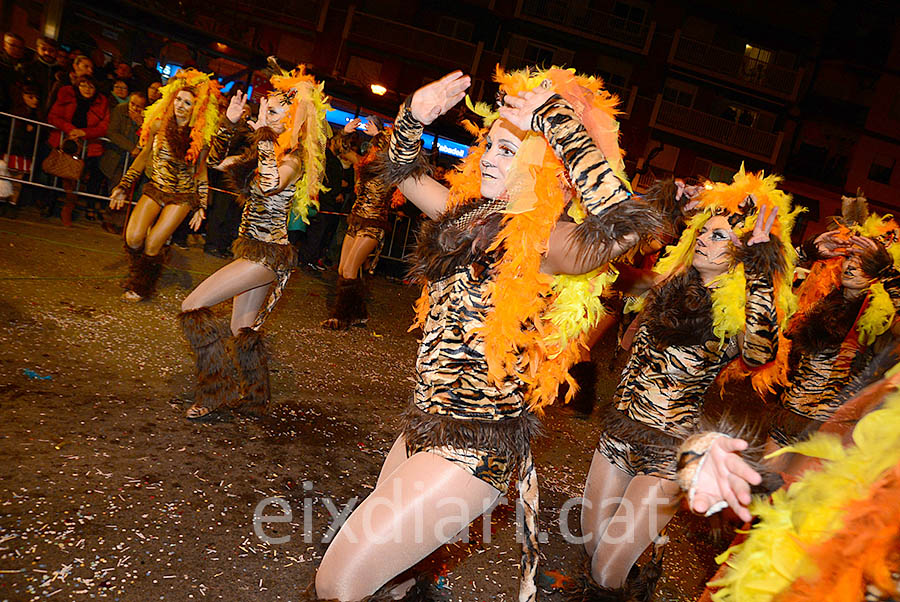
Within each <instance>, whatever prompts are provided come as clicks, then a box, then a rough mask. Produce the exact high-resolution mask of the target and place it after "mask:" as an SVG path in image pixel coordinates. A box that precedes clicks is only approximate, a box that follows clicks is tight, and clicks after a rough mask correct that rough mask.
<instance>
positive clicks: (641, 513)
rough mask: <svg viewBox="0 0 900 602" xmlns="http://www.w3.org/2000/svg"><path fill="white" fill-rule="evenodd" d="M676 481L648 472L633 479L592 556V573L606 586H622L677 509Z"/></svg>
mask: <svg viewBox="0 0 900 602" xmlns="http://www.w3.org/2000/svg"><path fill="white" fill-rule="evenodd" d="M680 496H681V490H680V489H679V487H678V484H677V483H675V482H674V481H668V480H666V479H660V478H658V477H651V476H646V475H638V476H636V477H634V478H633V479H631V482H630V483H629V484H628V488H627V489H626V490H625V495H624V496H623V498H622V502H621V504H620V505H619V507H618V509H617V510H616V513H615V514H614V515H613V517H612V519H610V521H609V523H608V524H607V526H606V531H605V532H604V533H603V537H602V539H601V540H600V544H599V545H598V546H597V548H596V549H595V550H594V555H593V558H592V559H591V575H592V576H593V578H594V581H596V582H597V583H598V584H600V585H602V586H604V587H610V588H616V587H621V586H622V585H623V584H624V583H625V579H626V578H627V577H628V572H629V571H630V570H631V567H632V566H634V563H635V562H637V559H638V558H639V557H640V556H641V554H643V552H644V550H646V549H647V546H649V545H650V544H651V543H653V541H654V540H655V539H656V537H657V536H658V535H659V533H660V531H662V529H663V527H665V526H666V523H668V522H669V520H670V519H671V518H672V517H673V516H675V513H676V512H677V511H678V506H679V500H680Z"/></svg>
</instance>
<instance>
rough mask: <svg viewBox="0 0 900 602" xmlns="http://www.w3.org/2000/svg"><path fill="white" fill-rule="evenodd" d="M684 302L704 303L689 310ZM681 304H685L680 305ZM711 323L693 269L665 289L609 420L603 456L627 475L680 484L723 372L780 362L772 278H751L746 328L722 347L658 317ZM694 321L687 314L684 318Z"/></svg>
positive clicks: (652, 306)
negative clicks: (686, 448) (690, 445)
mask: <svg viewBox="0 0 900 602" xmlns="http://www.w3.org/2000/svg"><path fill="white" fill-rule="evenodd" d="M685 299H694V300H698V299H699V301H697V302H696V303H694V304H693V306H691V307H690V308H688V307H687V305H686V303H685V301H684V300H685ZM678 303H682V305H675V306H674V307H673V305H674V304H678ZM662 311H667V312H673V311H679V312H682V313H685V314H688V313H691V314H695V315H694V317H696V316H700V317H701V318H703V317H704V315H703V312H707V315H708V313H709V312H711V311H712V303H711V300H710V296H709V292H708V290H707V289H706V287H705V286H704V285H703V283H702V281H701V280H700V276H699V274H698V273H697V271H696V270H695V269H693V268H689V269H688V273H687V274H685V275H683V276H678V277H675V278H672V279H671V280H669V281H668V282H666V283H665V284H663V285H662V288H661V289H660V291H658V292H657V294H656V296H655V297H654V299H653V300H652V301H651V302H650V303H649V304H648V305H647V308H646V310H645V311H644V314H645V316H646V318H645V319H644V322H642V323H641V325H640V327H639V328H638V333H637V336H636V337H635V342H634V346H633V349H632V354H631V357H630V358H629V359H628V363H627V365H626V367H625V370H624V371H623V373H622V378H621V380H620V381H619V385H618V387H617V388H616V392H615V395H614V396H613V407H610V408H608V409H607V411H606V415H605V416H604V417H603V424H604V426H603V430H602V431H601V433H600V439H599V442H598V443H597V451H598V452H600V453H601V454H602V455H603V456H604V457H605V458H606V459H607V460H608V461H609V462H610V463H612V464H613V465H614V466H616V467H617V468H619V469H620V470H621V471H623V472H625V473H627V474H629V475H631V476H635V475H650V476H656V477H661V478H664V479H670V480H674V478H675V471H676V470H675V469H676V457H675V452H674V451H673V450H674V449H677V447H678V442H679V441H680V440H682V439H684V438H685V437H686V436H688V435H689V434H690V431H691V429H692V428H693V427H694V426H695V425H696V424H697V421H698V420H699V419H700V412H701V408H702V404H703V396H704V395H705V393H706V390H707V389H708V388H709V386H710V385H711V384H712V382H713V381H714V380H715V378H716V376H717V375H718V374H719V372H720V371H721V370H722V369H723V368H724V367H725V366H726V365H727V364H728V363H729V362H731V361H732V360H733V359H735V358H737V357H738V356H739V355H740V356H741V357H742V358H743V360H744V361H745V362H746V363H747V364H748V365H750V366H761V365H763V364H765V363H767V362H768V361H771V360H772V359H774V357H775V353H776V351H777V331H778V320H777V314H776V310H775V300H774V291H773V287H772V284H771V281H770V279H769V277H768V275H762V274H748V276H747V306H746V328H745V332H744V337H743V339H744V340H743V344H742V345H739V344H738V337H732V338H730V339H726V340H725V341H724V342H723V343H720V342H719V340H718V339H717V338H716V337H715V336H714V335H713V334H712V330H711V320H707V321H705V322H702V323H703V324H704V327H703V328H702V329H695V330H697V331H695V332H693V333H691V332H684V333H681V334H680V335H676V334H674V333H671V332H666V331H665V327H663V326H661V325H660V324H658V321H656V320H655V318H656V316H655V314H657V313H658V312H662ZM690 317H691V316H688V315H685V316H684V319H685V320H687V319H690Z"/></svg>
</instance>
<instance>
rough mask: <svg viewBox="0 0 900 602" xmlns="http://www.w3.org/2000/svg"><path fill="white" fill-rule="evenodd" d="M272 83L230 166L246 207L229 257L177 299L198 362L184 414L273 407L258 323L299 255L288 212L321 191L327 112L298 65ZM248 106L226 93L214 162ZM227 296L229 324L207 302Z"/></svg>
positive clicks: (304, 207)
mask: <svg viewBox="0 0 900 602" xmlns="http://www.w3.org/2000/svg"><path fill="white" fill-rule="evenodd" d="M275 67H276V68H277V64H276V65H275ZM276 73H277V72H276ZM272 84H273V86H274V87H275V91H274V92H273V93H271V94H270V95H269V96H268V97H267V98H264V99H263V100H262V101H261V102H260V108H259V116H258V118H257V120H256V122H254V123H251V124H250V126H251V127H252V128H253V129H254V130H255V134H254V136H255V139H254V144H252V145H251V147H250V149H249V150H248V151H247V152H246V153H245V154H244V155H242V156H241V157H239V158H238V159H237V161H235V162H233V163H232V164H231V166H230V167H229V168H228V169H229V171H228V173H229V177H230V179H231V181H232V184H233V185H234V187H235V188H236V189H237V190H238V191H240V202H241V203H242V205H243V215H242V217H241V224H240V227H239V229H238V237H237V239H236V240H235V242H234V246H233V250H234V256H235V260H234V261H232V262H231V263H229V264H228V265H226V266H225V267H223V268H221V269H220V270H218V271H217V272H216V273H215V274H213V275H212V276H210V277H209V278H207V279H206V280H204V281H203V282H201V283H200V285H199V286H197V288H195V289H194V290H193V291H192V292H191V294H190V295H188V297H187V298H186V299H185V300H184V302H183V303H182V304H181V309H182V312H181V313H180V314H179V320H180V321H181V326H182V329H183V330H184V334H185V337H186V338H187V340H188V342H189V343H190V345H191V348H192V350H193V351H194V354H195V356H196V360H197V387H196V394H195V400H194V404H193V405H192V406H191V407H190V408H189V409H188V411H187V417H188V418H189V419H200V418H203V417H205V416H207V415H208V414H210V413H211V412H214V411H216V410H218V409H220V408H238V407H239V408H241V409H243V410H246V411H249V412H250V413H253V414H261V413H264V412H265V411H266V409H267V406H268V403H269V397H270V395H269V369H268V359H267V353H266V350H265V346H264V344H263V339H262V333H261V332H260V331H259V329H260V327H261V326H262V324H263V322H264V321H265V319H266V317H267V316H268V315H269V313H270V312H271V311H272V309H273V308H274V307H275V304H276V303H277V302H278V299H279V298H280V297H281V294H282V292H283V291H284V287H285V285H286V284H287V281H288V278H290V275H291V271H292V270H293V268H294V265H295V264H296V261H297V254H296V250H295V249H294V247H293V245H291V244H290V241H289V240H288V234H287V225H288V220H289V218H290V216H291V212H292V211H296V212H297V213H298V214H299V215H300V216H301V217H303V218H305V216H306V214H307V212H308V210H309V207H310V205H311V204H313V203H314V202H315V199H316V197H317V196H318V193H319V190H320V189H321V183H322V175H323V173H324V171H323V166H324V158H325V155H324V153H325V142H326V128H327V124H326V122H325V114H326V112H327V110H328V109H329V107H328V105H327V104H326V102H325V101H326V99H325V97H324V95H323V94H322V86H321V84H318V83H316V81H315V80H314V79H313V78H312V76H310V75H307V74H305V73H304V72H303V70H302V68H301V69H299V70H296V71H293V72H291V73H287V74H281V75H275V76H273V77H272ZM245 104H246V97H245V96H244V95H243V94H241V93H240V92H238V93H236V94H235V95H234V97H233V98H232V99H231V103H230V105H229V106H228V109H227V112H226V119H225V120H224V122H223V124H222V126H221V127H220V128H219V131H218V132H217V133H216V135H215V137H214V138H213V141H212V145H211V148H210V155H209V160H210V162H211V163H212V164H218V163H220V162H221V161H222V160H224V159H225V157H226V155H227V152H228V145H229V141H230V139H231V136H232V134H233V132H234V126H235V124H237V122H238V120H239V119H240V117H241V114H242V112H243V109H244V105H245ZM232 298H233V299H234V306H233V309H232V313H231V324H230V328H228V327H226V326H224V325H220V324H219V323H218V322H217V321H216V320H215V318H214V317H213V314H212V312H211V311H210V309H209V308H210V307H211V306H213V305H216V304H218V303H221V302H222V301H225V300H227V299H232Z"/></svg>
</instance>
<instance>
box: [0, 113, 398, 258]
mask: <svg viewBox="0 0 900 602" xmlns="http://www.w3.org/2000/svg"><path fill="white" fill-rule="evenodd" d="M0 119H9V120H10V124H9V135H8V136H7V140H6V146H5V150H6V152H5V158H6V159H7V162H8V160H9V157H10V155H11V154H12V147H13V139H14V137H15V133H16V127H17V125H18V126H19V127H25V125H26V124H32V125H34V126H35V128H34V143H33V147H32V149H31V161H30V164H29V166H28V171H27V172H25V171H23V170H15V169H11V168H10V171H18V172H20V173H21V174H22V176H21V177H15V176H2V175H0V180H7V181H9V182H12V183H18V184H25V185H28V186H34V187H35V188H41V189H44V190H52V191H55V192H61V193H65V192H67V191H66V189H64V188H63V187H61V186H60V185H59V184H60V182H59V178H58V177H57V176H52V178H53V179H52V184H44V183H42V182H38V181H36V180H35V174H36V173H37V171H38V170H39V169H41V167H40V165H38V164H37V163H38V155H39V154H41V155H43V153H39V152H38V151H39V150H40V145H41V143H42V142H43V140H42V136H41V132H42V131H46V132H47V133H48V134H49V133H50V132H52V131H54V130H58V129H59V128H56V127H54V126H53V125H51V124H49V123H46V122H44V121H37V120H34V119H28V118H26V117H20V116H18V115H13V114H11V113H4V112H2V111H0ZM99 140H100V141H101V142H103V143H104V144H112V142H111V141H110V140H109V139H108V138H100V139H99ZM86 154H87V140H82V141H81V159H82V160H84V158H85V155H86ZM130 163H131V154H130V153H124V159H123V165H122V173H125V171H127V170H128V166H129V165H130ZM48 175H49V174H48ZM110 184H111V185H113V184H114V183H110ZM209 190H210V191H215V192H221V193H223V194H228V195H231V196H237V194H236V193H235V192H234V191H231V190H225V189H222V188H216V187H213V186H210V187H209ZM69 192H72V193H74V194H76V195H78V196H82V197H87V198H94V199H100V200H102V201H107V202H108V201H109V197H108V196H101V195H97V194H91V193H89V192H85V191H83V190H81V181H80V180H79V181H78V182H77V183H76V184H75V188H74V189H73V190H71V191H69ZM129 202H130V203H131V204H132V205H134V204H135V203H136V201H135V200H133V199H132V200H130V201H129ZM320 213H322V214H323V215H339V216H342V217H346V216H347V214H346V213H339V212H332V211H321V212H320ZM391 226H392V227H391V231H390V232H389V233H388V235H387V239H386V240H385V244H384V247H383V249H382V253H381V257H382V258H384V259H389V260H392V261H404V260H405V257H406V254H407V249H409V248H410V246H411V245H410V239H411V237H414V232H413V228H412V220H411V219H410V218H409V217H406V216H405V215H400V214H394V215H393V222H392V224H391Z"/></svg>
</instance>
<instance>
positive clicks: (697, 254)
mask: <svg viewBox="0 0 900 602" xmlns="http://www.w3.org/2000/svg"><path fill="white" fill-rule="evenodd" d="M730 242H731V225H730V224H729V223H728V220H727V219H725V216H722V215H716V216H714V217H711V218H709V220H707V222H706V223H705V224H704V225H703V227H702V228H701V229H700V232H699V233H698V235H697V242H696V243H694V259H693V261H692V264H693V266H694V267H695V268H697V270H698V271H700V272H704V273H706V274H709V275H714V276H715V275H719V274H724V273H725V272H726V271H728V266H729V264H730V263H731V254H730V252H729V249H728V245H729V244H730Z"/></svg>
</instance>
